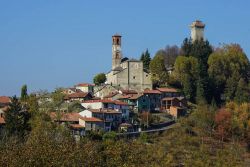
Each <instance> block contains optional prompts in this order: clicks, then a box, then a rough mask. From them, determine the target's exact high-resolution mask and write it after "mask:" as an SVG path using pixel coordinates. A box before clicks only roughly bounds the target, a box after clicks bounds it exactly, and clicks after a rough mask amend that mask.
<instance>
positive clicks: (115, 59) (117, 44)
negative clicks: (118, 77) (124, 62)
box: [112, 34, 122, 69]
mask: <svg viewBox="0 0 250 167" xmlns="http://www.w3.org/2000/svg"><path fill="white" fill-rule="evenodd" d="M121 37H122V36H121V35H119V34H115V35H113V36H112V69H115V68H116V67H119V66H120V64H121V59H122V51H121Z"/></svg>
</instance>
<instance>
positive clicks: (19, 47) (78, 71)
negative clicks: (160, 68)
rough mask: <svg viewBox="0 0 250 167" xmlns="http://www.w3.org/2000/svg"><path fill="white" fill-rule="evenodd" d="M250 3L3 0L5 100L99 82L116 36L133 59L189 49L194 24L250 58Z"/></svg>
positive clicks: (1, 85)
mask: <svg viewBox="0 0 250 167" xmlns="http://www.w3.org/2000/svg"><path fill="white" fill-rule="evenodd" d="M249 8H250V1H247V0H209V1H205V0H203V1H201V0H154V1H152V0H126V1H119V0H105V1H104V0H91V1H90V0H73V1H69V0H53V1H52V0H36V1H34V0H22V1H20V0H1V1H0V69H1V70H0V76H1V77H0V96H1V95H7V96H13V95H17V96H19V95H20V89H21V87H22V85H24V84H27V86H28V90H29V92H34V91H39V90H48V91H52V90H53V89H55V88H57V87H70V86H73V85H75V84H77V83H81V82H92V78H93V76H94V75H95V74H97V73H101V72H104V73H107V72H108V71H109V70H110V69H111V58H112V57H111V56H112V55H111V37H112V35H113V34H115V33H119V34H121V35H122V52H123V55H124V56H125V57H129V58H137V59H138V58H139V57H140V55H141V53H142V52H143V51H145V50H146V49H148V50H149V52H150V53H151V56H152V57H153V56H154V54H155V53H156V52H157V51H158V50H159V49H162V48H165V47H166V46H167V45H178V46H181V44H182V41H183V39H184V38H186V37H189V36H190V29H189V25H190V24H191V23H192V22H193V21H194V20H202V21H203V22H204V23H205V24H206V28H205V37H206V39H208V40H209V42H210V43H211V44H212V45H213V46H220V45H222V44H224V43H225V44H229V43H238V44H240V45H241V46H242V48H243V49H244V51H245V53H246V54H247V55H248V57H249V56H250V45H249V40H250V21H249V19H250V9H249Z"/></svg>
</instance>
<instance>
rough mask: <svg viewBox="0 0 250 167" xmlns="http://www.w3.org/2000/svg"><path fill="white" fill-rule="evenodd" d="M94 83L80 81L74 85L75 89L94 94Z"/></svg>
mask: <svg viewBox="0 0 250 167" xmlns="http://www.w3.org/2000/svg"><path fill="white" fill-rule="evenodd" d="M94 86H95V85H94V84H89V83H80V84H77V85H76V86H75V88H76V89H79V90H81V91H82V92H88V93H91V94H94Z"/></svg>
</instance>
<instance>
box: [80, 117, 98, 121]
mask: <svg viewBox="0 0 250 167" xmlns="http://www.w3.org/2000/svg"><path fill="white" fill-rule="evenodd" d="M80 119H82V120H84V121H86V122H102V120H101V119H99V118H95V117H81V118H80Z"/></svg>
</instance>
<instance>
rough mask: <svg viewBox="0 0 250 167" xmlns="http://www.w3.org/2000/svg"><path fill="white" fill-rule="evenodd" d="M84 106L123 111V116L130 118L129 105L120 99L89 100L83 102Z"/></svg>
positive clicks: (126, 118)
mask: <svg viewBox="0 0 250 167" xmlns="http://www.w3.org/2000/svg"><path fill="white" fill-rule="evenodd" d="M81 104H82V106H83V107H85V108H87V109H106V110H115V111H118V112H121V113H122V118H123V119H124V120H128V119H129V113H130V109H129V105H128V104H127V103H125V102H122V101H119V100H108V99H101V100H88V101H84V102H82V103H81Z"/></svg>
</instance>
